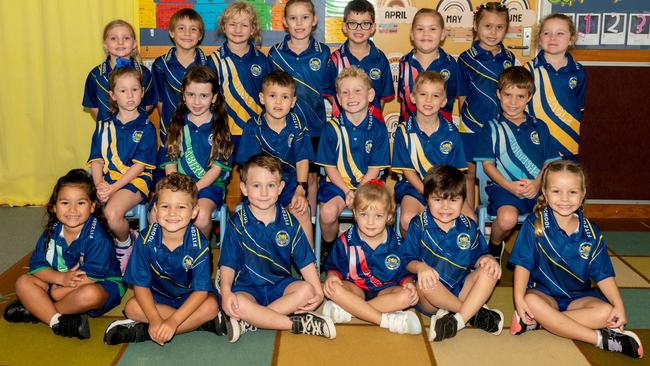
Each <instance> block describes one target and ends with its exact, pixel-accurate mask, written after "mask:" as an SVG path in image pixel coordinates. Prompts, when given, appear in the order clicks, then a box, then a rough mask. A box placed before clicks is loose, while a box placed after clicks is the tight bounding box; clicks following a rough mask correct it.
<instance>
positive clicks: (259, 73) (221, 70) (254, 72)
mask: <svg viewBox="0 0 650 366" xmlns="http://www.w3.org/2000/svg"><path fill="white" fill-rule="evenodd" d="M219 31H220V32H221V33H223V34H224V35H225V36H226V41H225V42H224V44H223V45H222V46H221V48H220V49H219V50H217V51H215V52H214V53H213V54H212V55H211V56H210V58H208V66H209V67H210V68H211V69H212V70H213V71H215V72H216V74H217V77H218V78H219V82H220V83H221V94H223V96H224V97H225V100H226V111H227V112H228V128H229V129H230V133H231V134H232V140H233V143H234V145H235V152H236V151H237V147H238V146H239V140H240V139H241V134H242V130H243V129H244V126H245V125H246V122H248V121H249V120H250V119H251V118H254V117H255V116H258V115H259V114H260V113H261V112H262V107H261V105H260V100H259V94H260V92H261V91H262V80H263V79H264V76H265V75H266V74H267V73H268V72H269V71H270V68H271V67H270V65H269V62H268V60H267V58H266V56H265V55H264V54H263V53H262V52H260V51H259V50H258V49H257V48H256V47H255V43H259V42H260V41H261V30H260V24H259V19H258V18H257V13H255V10H254V9H253V6H252V5H250V4H248V3H245V2H234V3H232V4H230V5H229V6H228V7H227V8H226V10H224V12H223V14H222V15H221V18H220V20H219ZM254 42H255V43H254Z"/></svg>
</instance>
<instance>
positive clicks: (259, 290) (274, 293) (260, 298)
mask: <svg viewBox="0 0 650 366" xmlns="http://www.w3.org/2000/svg"><path fill="white" fill-rule="evenodd" d="M296 281H300V280H299V279H297V278H293V277H287V278H285V279H283V280H282V281H280V282H278V283H276V284H275V285H269V286H257V287H253V286H237V285H234V286H233V287H232V293H236V292H245V293H247V294H249V295H251V296H253V297H254V298H255V301H257V304H258V305H262V306H268V305H269V304H270V303H272V302H274V301H275V300H277V299H279V298H281V297H282V296H283V295H284V290H286V289H287V287H288V286H289V285H290V284H292V283H294V282H296Z"/></svg>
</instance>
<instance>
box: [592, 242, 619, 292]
mask: <svg viewBox="0 0 650 366" xmlns="http://www.w3.org/2000/svg"><path fill="white" fill-rule="evenodd" d="M598 234H599V235H598V241H597V243H596V246H595V247H596V248H595V250H594V251H593V253H591V258H590V259H589V277H590V278H591V279H592V280H593V281H594V282H599V281H602V280H604V279H606V278H609V277H614V267H613V266H612V260H611V258H609V254H608V253H607V247H606V246H605V239H604V238H603V235H602V234H600V232H599V233H598Z"/></svg>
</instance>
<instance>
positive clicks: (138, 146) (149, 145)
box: [88, 67, 156, 273]
mask: <svg viewBox="0 0 650 366" xmlns="http://www.w3.org/2000/svg"><path fill="white" fill-rule="evenodd" d="M109 80H110V91H109V94H110V97H111V113H112V114H111V116H110V117H108V118H107V119H105V120H102V121H98V122H97V126H96V127H95V132H94V133H93V138H92V144H91V147H90V156H89V157H88V164H89V165H90V168H91V170H92V176H93V182H94V183H95V186H96V187H97V194H98V196H99V200H100V201H101V202H102V204H105V205H106V206H105V209H104V214H105V215H106V219H107V221H108V226H109V227H110V229H111V231H112V232H113V235H114V236H115V245H116V246H117V256H118V258H119V260H120V267H121V268H122V273H124V270H125V269H126V264H127V263H128V258H129V255H130V253H131V250H132V249H133V248H132V247H131V245H132V243H133V241H135V232H132V231H130V229H129V223H128V222H127V221H126V219H125V218H124V214H125V213H126V212H127V211H128V210H130V209H131V208H133V207H134V206H135V205H137V204H138V203H140V202H146V200H147V198H148V197H149V186H150V185H151V174H152V173H151V171H152V170H153V169H154V168H155V164H156V129H155V127H154V126H153V125H152V124H151V122H149V120H148V119H147V116H146V115H145V114H142V113H141V112H140V110H139V109H138V106H139V105H140V101H141V100H142V95H143V90H142V75H141V74H140V72H139V71H138V70H137V69H134V68H130V67H128V68H127V67H125V68H120V69H117V70H115V71H113V73H112V74H111V76H110V78H109Z"/></svg>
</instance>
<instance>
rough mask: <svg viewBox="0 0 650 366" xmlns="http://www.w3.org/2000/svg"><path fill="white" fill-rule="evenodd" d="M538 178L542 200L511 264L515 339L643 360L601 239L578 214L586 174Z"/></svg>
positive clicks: (550, 171)
mask: <svg viewBox="0 0 650 366" xmlns="http://www.w3.org/2000/svg"><path fill="white" fill-rule="evenodd" d="M541 176H542V178H541V180H542V196H540V198H539V201H538V203H537V205H536V206H535V210H534V214H533V215H530V216H529V218H528V219H527V220H526V222H525V223H524V224H523V226H522V228H521V231H520V232H519V236H517V241H516V242H515V246H514V249H513V251H512V255H511V256H510V263H511V264H513V265H515V266H516V267H515V277H514V286H513V287H514V300H515V308H516V311H515V313H514V314H513V315H512V324H511V326H510V334H517V335H519V334H522V333H524V332H526V331H529V330H535V329H539V328H540V327H544V328H545V329H546V330H548V331H549V332H551V333H553V334H556V335H559V336H561V337H565V338H569V339H575V340H579V341H583V342H586V343H591V344H594V345H596V347H598V348H601V349H604V350H606V351H610V352H621V353H623V354H625V355H627V356H630V357H633V358H641V357H643V346H642V345H641V341H640V339H639V337H638V336H637V335H636V334H634V333H633V332H630V331H623V326H624V325H625V323H626V322H627V316H626V315H625V306H624V305H623V300H622V299H621V294H620V292H619V290H618V286H617V285H616V281H615V280H614V268H613V267H612V261H611V260H610V258H609V254H608V253H607V248H606V246H605V241H604V239H603V235H602V234H601V233H600V230H599V229H598V227H597V226H596V225H595V224H594V223H592V222H591V221H589V220H588V219H587V218H585V216H584V213H583V211H582V209H581V207H582V204H583V201H584V198H585V194H586V188H585V187H586V184H585V176H584V172H583V171H582V168H581V167H580V165H578V164H577V163H575V162H572V161H566V160H563V161H554V162H552V163H550V164H548V166H546V168H544V170H543V171H542V174H541ZM592 281H593V282H594V283H596V285H597V286H598V288H597V289H596V288H594V287H593V286H592ZM598 290H600V291H598Z"/></svg>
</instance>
